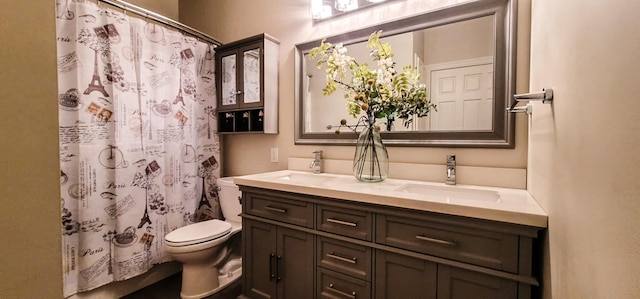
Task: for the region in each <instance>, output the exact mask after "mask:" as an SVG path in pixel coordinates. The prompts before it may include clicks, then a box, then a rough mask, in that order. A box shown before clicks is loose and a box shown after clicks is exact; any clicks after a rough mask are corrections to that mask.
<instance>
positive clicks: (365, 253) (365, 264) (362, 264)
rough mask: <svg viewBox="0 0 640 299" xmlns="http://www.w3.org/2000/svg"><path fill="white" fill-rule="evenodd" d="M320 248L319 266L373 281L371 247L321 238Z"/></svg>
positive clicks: (318, 254) (317, 254) (318, 252)
mask: <svg viewBox="0 0 640 299" xmlns="http://www.w3.org/2000/svg"><path fill="white" fill-rule="evenodd" d="M318 248H319V249H318V250H317V251H316V261H317V263H318V266H321V267H324V268H327V269H331V270H335V271H338V272H340V273H343V274H347V275H350V276H353V277H356V278H359V279H364V280H366V281H371V248H370V247H365V246H361V245H357V244H351V243H347V242H342V241H338V240H332V239H327V238H324V237H319V238H318Z"/></svg>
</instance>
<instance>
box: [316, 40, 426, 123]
mask: <svg viewBox="0 0 640 299" xmlns="http://www.w3.org/2000/svg"><path fill="white" fill-rule="evenodd" d="M381 34H382V31H375V32H373V33H372V34H371V35H370V36H369V39H368V41H367V47H368V48H369V49H371V50H370V55H371V57H373V59H374V61H376V63H377V64H378V68H376V69H373V68H371V66H369V65H368V64H366V63H364V64H359V63H358V62H357V61H356V60H355V59H354V58H353V57H351V56H348V55H346V53H347V49H346V48H345V47H344V46H343V45H342V44H336V45H333V44H331V43H327V42H326V40H325V39H323V40H322V42H321V43H320V45H319V46H318V47H315V48H313V49H311V51H310V52H309V58H310V59H317V61H316V66H317V67H318V68H322V67H323V66H324V67H325V71H326V74H327V76H326V78H327V83H326V85H325V86H324V88H323V89H322V93H323V95H330V94H332V93H333V92H335V91H336V90H337V89H338V88H341V89H343V90H344V91H345V94H344V97H345V99H346V100H347V110H348V111H349V114H350V115H351V116H353V117H355V118H357V117H358V116H359V115H360V114H361V113H362V112H365V113H366V116H365V118H373V119H376V118H386V119H388V120H393V119H396V118H400V119H403V120H404V125H405V126H408V125H409V124H410V123H411V121H412V119H411V117H412V116H417V117H424V116H427V115H428V114H429V112H430V111H431V109H436V105H434V104H432V103H431V101H430V100H429V97H428V95H427V89H426V86H425V85H424V84H423V83H421V82H420V74H419V73H418V70H417V69H416V68H415V67H413V66H405V67H403V68H402V72H400V73H398V72H397V71H396V69H395V64H396V63H395V62H394V61H393V60H392V58H393V52H392V49H391V45H389V44H388V43H382V42H381V41H380V35H381ZM370 123H373V120H372V121H370Z"/></svg>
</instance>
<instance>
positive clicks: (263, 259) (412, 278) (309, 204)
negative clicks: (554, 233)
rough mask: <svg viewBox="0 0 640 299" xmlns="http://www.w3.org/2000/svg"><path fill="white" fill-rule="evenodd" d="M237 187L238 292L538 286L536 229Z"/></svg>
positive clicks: (524, 297) (398, 293) (444, 298)
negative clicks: (240, 231) (239, 193)
mask: <svg viewBox="0 0 640 299" xmlns="http://www.w3.org/2000/svg"><path fill="white" fill-rule="evenodd" d="M240 190H241V191H242V196H243V214H242V216H243V250H244V251H243V273H245V275H244V276H243V295H242V296H241V298H344V299H355V298H357V299H362V298H380V299H382V298H421V299H468V298H474V299H476V298H479V299H483V298H486V299H513V298H517V299H530V298H532V296H533V293H534V292H533V290H534V288H535V287H537V286H539V283H538V281H537V279H536V278H535V275H536V274H535V273H534V271H533V267H532V264H533V262H534V259H535V258H536V257H537V256H538V255H536V252H534V246H533V244H534V240H535V239H536V238H537V235H538V233H539V231H540V230H542V229H543V228H539V227H532V226H526V225H520V224H513V223H505V222H498V221H492V220H485V219H477V218H470V217H462V216H455V215H447V214H441V213H434V212H428V211H417V210H411V209H406V208H397V207H390V206H385V205H380V204H369V203H357V204H356V203H353V202H350V201H348V200H341V199H333V198H329V197H320V196H312V195H306V194H301V193H295V192H283V191H278V190H273V189H264V188H257V187H251V186H244V185H242V184H240ZM287 239H289V241H287ZM287 263H294V264H295V266H293V265H294V264H287ZM289 267H292V268H289ZM280 269H283V271H284V272H280ZM292 273H295V274H292ZM292 275H294V276H295V277H294V278H291V276H292ZM287 279H290V280H288V281H287ZM279 283H283V284H282V286H283V287H282V290H279V289H278V287H279V286H278V284H279ZM290 284H295V287H296V289H295V290H292V289H289V287H291V288H293V286H290ZM289 294H296V296H290V295H289Z"/></svg>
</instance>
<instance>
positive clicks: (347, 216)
mask: <svg viewBox="0 0 640 299" xmlns="http://www.w3.org/2000/svg"><path fill="white" fill-rule="evenodd" d="M372 219H373V217H372V216H371V213H369V212H363V211H358V210H350V209H345V208H339V207H333V206H325V205H320V206H318V219H317V221H318V226H317V227H318V229H319V230H321V231H325V232H329V233H334V234H338V235H342V236H346V237H352V238H356V239H361V240H367V241H371V235H372V233H371V226H372V225H371V224H372V222H373V220H372Z"/></svg>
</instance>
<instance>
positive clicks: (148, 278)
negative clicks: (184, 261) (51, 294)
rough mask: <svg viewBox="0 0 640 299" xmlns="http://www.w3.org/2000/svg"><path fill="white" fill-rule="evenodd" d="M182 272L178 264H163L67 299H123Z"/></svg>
mask: <svg viewBox="0 0 640 299" xmlns="http://www.w3.org/2000/svg"><path fill="white" fill-rule="evenodd" d="M180 271H182V265H181V264H180V263H178V262H167V263H162V264H159V265H155V266H153V268H151V269H149V271H147V272H146V273H144V274H142V275H139V276H136V277H134V278H131V279H127V280H124V281H117V282H113V283H110V284H107V285H104V286H101V287H99V288H97V289H93V290H91V291H86V292H82V293H78V294H75V295H72V296H70V297H68V298H67V299H94V298H121V297H124V296H126V295H129V294H131V293H133V292H135V291H138V290H141V289H143V288H146V287H148V286H150V285H152V284H154V283H156V282H158V281H160V280H163V279H165V278H167V277H169V276H173V275H175V274H177V273H180Z"/></svg>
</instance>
